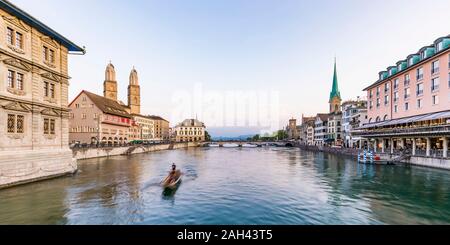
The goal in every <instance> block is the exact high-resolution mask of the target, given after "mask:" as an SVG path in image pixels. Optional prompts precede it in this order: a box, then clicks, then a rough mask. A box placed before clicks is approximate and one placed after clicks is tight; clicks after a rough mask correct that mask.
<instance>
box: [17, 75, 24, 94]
mask: <svg viewBox="0 0 450 245" xmlns="http://www.w3.org/2000/svg"><path fill="white" fill-rule="evenodd" d="M17 89H18V90H23V74H21V73H17Z"/></svg>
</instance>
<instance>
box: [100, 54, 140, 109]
mask: <svg viewBox="0 0 450 245" xmlns="http://www.w3.org/2000/svg"><path fill="white" fill-rule="evenodd" d="M103 96H104V97H105V98H107V99H110V100H114V101H117V102H119V101H118V99H117V80H116V70H115V68H114V65H113V64H112V63H111V62H110V63H109V64H108V66H107V67H106V71H105V82H103ZM119 103H120V102H119ZM128 108H129V109H130V114H135V115H139V114H141V88H140V86H139V78H138V73H137V71H136V69H134V67H133V70H131V73H130V82H129V85H128Z"/></svg>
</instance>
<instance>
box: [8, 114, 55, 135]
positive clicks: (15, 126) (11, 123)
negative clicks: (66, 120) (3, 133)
mask: <svg viewBox="0 0 450 245" xmlns="http://www.w3.org/2000/svg"><path fill="white" fill-rule="evenodd" d="M6 125H7V132H8V133H10V134H24V133H25V116H24V115H16V114H8V117H7V122H6ZM55 125H56V120H55V119H53V118H44V125H43V132H44V134H45V135H55V130H56V129H55V127H56V126H55Z"/></svg>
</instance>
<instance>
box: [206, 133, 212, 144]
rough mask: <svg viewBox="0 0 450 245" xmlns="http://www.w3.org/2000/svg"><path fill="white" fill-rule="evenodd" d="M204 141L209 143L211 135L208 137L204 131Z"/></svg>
mask: <svg viewBox="0 0 450 245" xmlns="http://www.w3.org/2000/svg"><path fill="white" fill-rule="evenodd" d="M205 141H206V142H210V141H211V135H209V133H208V131H205Z"/></svg>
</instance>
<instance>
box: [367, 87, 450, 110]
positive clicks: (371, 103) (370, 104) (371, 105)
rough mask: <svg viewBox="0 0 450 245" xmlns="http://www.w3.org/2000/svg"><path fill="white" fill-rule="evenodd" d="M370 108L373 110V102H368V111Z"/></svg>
mask: <svg viewBox="0 0 450 245" xmlns="http://www.w3.org/2000/svg"><path fill="white" fill-rule="evenodd" d="M449 83H450V82H449ZM372 108H373V101H369V109H372Z"/></svg>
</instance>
